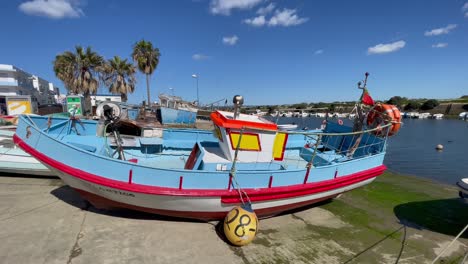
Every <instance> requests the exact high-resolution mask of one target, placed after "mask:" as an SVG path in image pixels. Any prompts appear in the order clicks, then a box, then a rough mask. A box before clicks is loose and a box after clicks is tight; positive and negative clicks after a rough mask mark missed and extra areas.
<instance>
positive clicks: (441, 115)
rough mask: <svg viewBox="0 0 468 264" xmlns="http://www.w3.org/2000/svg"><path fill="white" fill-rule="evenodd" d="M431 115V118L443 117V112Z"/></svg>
mask: <svg viewBox="0 0 468 264" xmlns="http://www.w3.org/2000/svg"><path fill="white" fill-rule="evenodd" d="M431 117H432V118H433V119H442V118H444V114H433V115H432V116H431Z"/></svg>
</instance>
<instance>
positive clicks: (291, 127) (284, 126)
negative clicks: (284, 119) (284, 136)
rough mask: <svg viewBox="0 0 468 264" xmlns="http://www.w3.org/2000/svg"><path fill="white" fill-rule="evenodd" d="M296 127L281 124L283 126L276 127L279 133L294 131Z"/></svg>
mask: <svg viewBox="0 0 468 264" xmlns="http://www.w3.org/2000/svg"><path fill="white" fill-rule="evenodd" d="M296 129H297V125H296V124H283V125H278V130H280V131H288V130H296Z"/></svg>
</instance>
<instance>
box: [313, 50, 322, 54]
mask: <svg viewBox="0 0 468 264" xmlns="http://www.w3.org/2000/svg"><path fill="white" fill-rule="evenodd" d="M322 53H323V50H322V49H319V50H316V51H315V52H314V54H315V55H320V54H322Z"/></svg>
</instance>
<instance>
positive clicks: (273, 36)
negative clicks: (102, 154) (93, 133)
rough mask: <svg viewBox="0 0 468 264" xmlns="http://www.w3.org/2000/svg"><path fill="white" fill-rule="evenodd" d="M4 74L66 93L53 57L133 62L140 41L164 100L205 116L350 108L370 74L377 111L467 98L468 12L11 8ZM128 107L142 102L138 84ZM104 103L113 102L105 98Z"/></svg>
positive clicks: (446, 6)
mask: <svg viewBox="0 0 468 264" xmlns="http://www.w3.org/2000/svg"><path fill="white" fill-rule="evenodd" d="M0 25H2V27H1V28H0V64H12V65H15V66H17V67H19V68H21V69H23V70H25V71H27V72H30V73H32V74H36V75H38V76H40V77H42V78H44V79H46V80H49V81H50V82H53V83H54V84H55V85H56V86H58V87H60V89H61V91H62V92H63V93H65V92H66V90H65V89H64V85H63V83H62V82H61V81H60V80H59V79H57V78H56V77H55V75H54V72H53V67H52V63H53V60H54V59H55V56H56V55H57V54H60V53H62V52H64V51H69V50H74V47H75V46H76V45H82V46H85V47H86V46H91V47H92V49H93V50H94V51H96V52H98V53H99V54H100V55H102V56H104V57H105V58H106V59H109V58H112V57H113V56H115V55H118V56H120V57H123V58H128V59H129V60H130V61H131V58H130V54H131V52H132V46H133V45H134V44H135V42H137V41H139V40H142V39H144V40H147V41H151V42H152V43H153V45H154V46H156V47H158V48H159V50H160V53H161V57H160V63H159V65H158V67H157V69H156V71H155V72H154V74H153V75H152V76H151V81H150V87H151V92H152V97H153V99H155V97H156V95H157V94H159V93H167V94H174V95H178V96H181V97H183V98H184V99H186V100H190V101H194V100H196V99H197V83H196V81H197V80H196V79H195V78H192V75H193V74H196V75H197V76H198V92H199V99H200V102H201V103H202V104H209V103H212V102H215V101H218V100H222V101H223V102H224V99H225V98H227V99H228V101H231V99H232V97H233V96H234V95H236V94H240V95H243V96H244V98H245V104H247V105H267V104H293V103H301V102H320V101H323V102H333V101H353V100H356V99H358V98H359V95H360V91H359V90H358V89H357V88H356V83H357V82H358V81H360V80H362V79H363V77H364V73H365V72H369V73H370V76H369V81H368V88H369V92H370V94H371V96H372V97H374V99H379V100H386V99H388V98H390V97H391V96H394V95H399V96H405V97H409V98H437V99H440V98H458V97H460V96H462V95H467V94H468V1H466V0H412V1H407V0H402V1H401V0H394V1H378V0H362V1H349V0H342V1H338V0H331V1H313V0H287V1H286V0H284V1H273V0H173V1H161V0H160V1H151V0H148V1H140V0H133V1H117V0H109V1H105V0H99V1H97V0H29V1H27V0H8V1H2V4H1V6H0ZM137 81H138V82H137V88H136V91H135V92H134V93H133V94H131V95H130V96H129V102H131V103H140V102H141V101H142V100H144V99H145V98H146V81H145V78H144V75H142V74H141V73H138V74H137ZM99 93H108V89H107V88H106V87H104V86H103V87H101V88H100V90H99Z"/></svg>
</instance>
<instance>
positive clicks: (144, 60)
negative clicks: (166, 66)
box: [132, 40, 161, 105]
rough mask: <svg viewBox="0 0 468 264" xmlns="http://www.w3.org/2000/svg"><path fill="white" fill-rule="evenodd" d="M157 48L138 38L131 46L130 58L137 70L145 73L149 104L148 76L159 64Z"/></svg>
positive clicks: (149, 101)
mask: <svg viewBox="0 0 468 264" xmlns="http://www.w3.org/2000/svg"><path fill="white" fill-rule="evenodd" d="M160 56H161V54H160V53H159V49H158V48H153V44H152V43H151V42H149V41H145V40H140V41H139V42H137V43H135V45H134V46H133V52H132V58H133V61H134V62H135V63H136V65H137V67H138V70H139V71H140V72H142V73H144V74H145V75H146V94H147V96H148V105H151V94H150V87H149V76H150V75H151V74H153V72H154V71H155V70H156V68H157V67H158V64H159V57H160Z"/></svg>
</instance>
